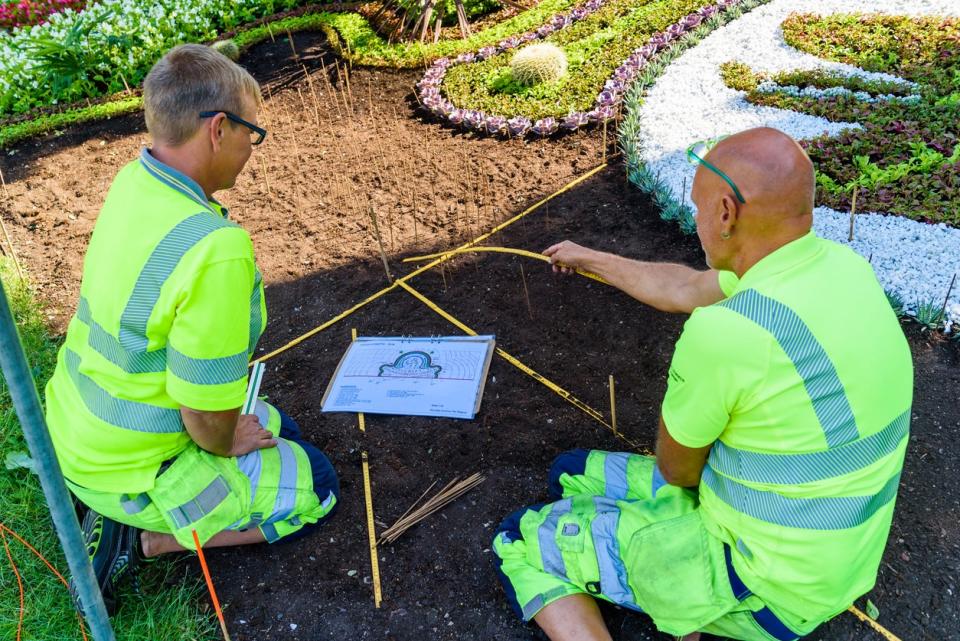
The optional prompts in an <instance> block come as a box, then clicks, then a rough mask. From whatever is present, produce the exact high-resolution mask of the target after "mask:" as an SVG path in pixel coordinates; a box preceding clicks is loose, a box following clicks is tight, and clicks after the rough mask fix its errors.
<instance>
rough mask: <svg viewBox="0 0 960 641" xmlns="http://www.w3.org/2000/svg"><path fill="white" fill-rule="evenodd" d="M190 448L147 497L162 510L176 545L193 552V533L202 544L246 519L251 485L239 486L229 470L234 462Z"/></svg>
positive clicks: (243, 483)
mask: <svg viewBox="0 0 960 641" xmlns="http://www.w3.org/2000/svg"><path fill="white" fill-rule="evenodd" d="M222 461H223V464H221V461H220V457H216V456H214V455H212V454H208V453H206V452H203V451H201V450H200V449H199V448H198V447H195V446H192V447H189V448H187V449H186V450H185V451H184V452H183V453H181V454H180V455H179V456H177V458H176V460H175V461H174V462H173V464H172V465H171V466H170V467H169V468H168V469H167V470H166V471H165V472H163V473H162V474H161V475H160V476H159V477H157V481H156V484H155V485H154V487H153V489H152V490H150V491H149V492H147V495H148V496H149V497H150V499H151V500H152V501H153V503H154V504H155V505H156V506H157V509H159V510H160V514H161V515H162V516H163V520H164V521H165V522H166V523H167V525H168V526H169V527H170V531H171V533H172V534H173V536H174V537H175V538H176V539H177V542H178V543H179V544H180V545H182V546H184V547H185V548H187V549H193V548H194V547H195V543H194V541H193V530H196V531H197V536H198V537H199V539H200V544H201V545H203V544H205V543H206V542H207V541H208V540H209V539H210V538H211V537H212V536H213V535H215V534H217V533H219V532H222V531H223V530H225V529H227V528H228V527H229V526H230V525H231V524H233V523H235V522H236V521H238V520H240V519H242V518H243V517H245V516H246V512H247V510H248V507H249V505H248V504H249V501H250V499H249V494H250V489H249V485H248V483H246V482H245V481H244V482H237V481H238V479H237V478H235V476H236V475H234V474H231V470H229V469H227V466H228V464H230V465H232V461H231V460H230V459H227V458H223V459H222Z"/></svg>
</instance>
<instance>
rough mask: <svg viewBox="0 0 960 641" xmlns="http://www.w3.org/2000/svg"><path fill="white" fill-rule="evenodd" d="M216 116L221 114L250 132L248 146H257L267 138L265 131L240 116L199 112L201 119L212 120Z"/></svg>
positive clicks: (215, 112) (227, 112) (221, 112)
mask: <svg viewBox="0 0 960 641" xmlns="http://www.w3.org/2000/svg"><path fill="white" fill-rule="evenodd" d="M217 114H223V115H224V116H226V117H227V120H231V121H233V122H235V123H237V124H238V125H243V126H244V127H246V128H247V129H249V130H250V144H251V145H259V144H260V143H262V142H263V139H264V138H266V137H267V130H266V129H263V128H262V127H258V126H256V125H255V124H253V123H252V122H247V121H246V120H244V119H243V118H241V117H240V116H237V115H235V114H232V113H230V112H229V111H201V112H200V117H201V118H213V117H214V116H216V115H217Z"/></svg>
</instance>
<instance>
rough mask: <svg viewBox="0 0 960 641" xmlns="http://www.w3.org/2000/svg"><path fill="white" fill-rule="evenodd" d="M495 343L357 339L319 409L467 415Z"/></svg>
mask: <svg viewBox="0 0 960 641" xmlns="http://www.w3.org/2000/svg"><path fill="white" fill-rule="evenodd" d="M493 343H494V340H493V337H492V336H480V337H465V336H452V337H445V338H442V337H441V338H374V337H362V338H358V339H357V340H355V341H354V342H353V343H352V344H351V345H350V347H349V349H348V350H347V353H346V354H344V356H343V359H342V360H341V361H340V365H339V366H338V367H337V371H336V372H335V374H334V377H333V379H332V380H331V382H330V385H329V386H328V388H327V392H326V394H325V395H324V399H323V411H324V412H364V413H374V414H376V413H380V414H404V415H411V416H446V417H453V418H471V417H473V416H474V415H475V414H476V412H477V410H478V409H479V405H480V398H481V396H482V394H483V385H484V381H485V379H486V372H487V368H488V367H489V364H490V358H491V356H492V353H493Z"/></svg>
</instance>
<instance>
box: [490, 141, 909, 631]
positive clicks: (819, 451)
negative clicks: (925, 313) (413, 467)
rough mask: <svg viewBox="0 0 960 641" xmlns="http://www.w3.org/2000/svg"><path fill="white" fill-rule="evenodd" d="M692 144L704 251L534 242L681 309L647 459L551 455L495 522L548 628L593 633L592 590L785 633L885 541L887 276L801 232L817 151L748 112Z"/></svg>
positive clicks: (844, 591) (904, 360) (507, 564)
mask: <svg viewBox="0 0 960 641" xmlns="http://www.w3.org/2000/svg"><path fill="white" fill-rule="evenodd" d="M690 158H691V161H692V162H695V163H697V164H698V165H699V166H698V168H697V172H696V176H695V178H694V181H693V186H692V193H691V196H692V198H693V201H694V203H695V204H696V207H697V216H696V222H697V234H698V236H699V238H700V242H701V244H702V246H703V250H704V253H705V254H706V262H707V265H708V266H709V269H707V270H705V271H698V270H695V269H692V268H690V267H686V266H683V265H669V264H657V263H642V262H638V261H635V260H631V259H628V258H624V257H620V256H615V255H612V254H607V253H602V252H598V251H594V250H590V249H586V248H584V247H580V246H578V245H576V244H574V243H572V242H570V241H564V242H562V243H559V244H557V245H554V246H552V247H550V248H549V249H547V250H546V251H545V252H544V253H545V254H547V255H548V256H549V257H550V259H551V261H552V262H553V265H554V270H555V271H559V272H565V273H569V272H571V271H572V270H573V269H575V268H580V269H584V270H589V271H591V272H595V273H597V274H599V275H601V276H602V277H603V278H604V279H606V280H607V281H608V282H610V283H612V284H613V285H614V286H616V287H618V288H620V289H621V290H623V291H624V292H626V293H627V294H629V295H630V296H632V297H634V298H636V299H637V300H639V301H641V302H643V303H646V304H648V305H651V306H653V307H656V308H657V309H661V310H664V311H670V312H678V313H686V314H690V318H689V319H688V320H687V322H686V324H685V325H684V329H683V333H682V335H681V336H680V339H679V341H678V342H677V346H676V350H675V353H674V357H673V361H672V363H671V366H670V371H669V376H668V387H667V393H666V396H665V398H664V401H663V405H662V409H661V417H660V421H659V431H658V437H657V451H656V457H655V458H654V457H648V456H640V455H636V454H628V453H614V452H602V451H596V450H594V451H587V450H575V451H572V452H567V453H565V454H562V455H560V456H559V457H558V458H557V460H556V461H555V462H554V464H553V466H552V468H551V470H550V472H549V475H548V493H549V496H550V500H551V501H552V502H551V503H547V504H543V503H541V504H539V505H534V506H532V507H528V508H525V509H522V510H520V511H518V512H515V513H514V514H512V515H511V516H509V517H507V519H506V520H504V522H503V523H502V524H501V525H500V527H499V528H498V531H497V534H496V536H495V539H494V550H495V552H496V561H497V570H498V572H499V574H500V577H501V580H502V582H503V585H504V590H505V592H506V594H507V598H508V601H509V602H510V604H511V606H512V607H513V609H514V610H515V612H516V613H517V614H518V615H519V616H521V617H523V619H524V620H526V621H530V620H534V621H536V623H537V624H539V625H540V627H541V628H543V630H544V631H545V632H546V633H547V635H548V636H549V637H550V638H551V639H552V640H553V641H574V640H576V641H606V640H609V639H611V637H610V634H609V632H608V631H607V629H606V627H605V625H604V622H603V619H602V618H601V616H600V611H599V609H598V607H597V604H596V601H595V598H598V599H603V600H605V601H609V602H612V603H615V604H617V605H619V606H622V607H625V608H628V609H631V610H635V611H637V612H644V613H646V614H647V615H649V616H650V617H651V618H652V619H653V621H654V623H655V624H656V626H657V627H658V628H659V629H660V630H662V631H664V632H667V633H670V634H673V635H677V636H683V635H686V638H687V639H691V640H693V639H697V638H699V636H700V633H701V632H704V633H709V634H712V635H716V636H719V637H726V638H732V639H741V640H744V641H754V640H756V641H770V640H771V639H776V640H779V641H792V640H793V639H797V638H799V637H802V636H804V635H806V634H808V633H810V632H811V631H812V630H813V629H814V628H816V627H817V626H818V625H819V624H820V623H822V622H823V621H826V620H827V619H829V618H831V617H833V616H835V615H836V614H838V613H840V612H842V611H844V610H845V609H846V608H847V607H848V606H849V605H850V604H851V603H852V602H853V600H854V599H855V598H857V597H858V596H860V595H862V594H864V593H865V592H867V591H869V590H870V589H871V588H872V587H873V584H874V581H875V579H876V573H877V568H878V567H879V564H880V559H881V556H882V554H883V549H884V546H885V544H886V540H887V535H888V532H889V528H890V522H891V519H892V515H893V506H894V500H895V498H896V493H897V487H898V483H899V477H900V470H901V468H902V466H903V458H904V453H905V450H906V444H907V441H908V437H909V433H908V432H909V423H910V405H911V402H912V396H913V368H912V363H911V358H910V351H909V348H908V346H907V343H906V340H905V339H904V336H903V334H902V332H901V330H900V326H899V323H898V322H897V319H896V317H895V315H894V314H893V312H892V310H891V309H890V306H889V304H888V303H887V300H886V296H885V295H884V292H883V289H882V288H881V287H880V285H879V283H878V282H877V280H876V278H875V276H874V274H873V271H872V269H871V268H870V265H869V264H868V263H867V261H865V260H863V259H862V258H861V257H859V256H858V255H856V254H855V253H854V252H852V251H850V250H849V249H847V248H845V247H843V246H841V245H838V244H836V243H833V242H830V241H826V240H823V239H820V238H817V236H816V235H815V234H814V233H813V232H812V231H811V223H812V219H813V203H814V173H813V166H812V165H811V163H810V159H809V158H808V157H807V155H806V154H805V153H804V151H803V150H802V149H801V147H800V146H799V145H798V144H797V143H796V142H795V141H794V140H793V139H791V138H790V137H789V136H787V135H785V134H783V133H782V132H779V131H777V130H774V129H768V128H761V129H752V130H749V131H744V132H742V133H739V134H736V135H734V136H730V137H728V138H726V139H723V140H722V141H720V142H719V143H717V144H715V145H709V144H701V145H698V146H694V147H693V148H691V151H690ZM852 319H856V325H857V327H869V328H870V330H869V332H865V331H851V330H852V329H853V326H852V325H851V321H852Z"/></svg>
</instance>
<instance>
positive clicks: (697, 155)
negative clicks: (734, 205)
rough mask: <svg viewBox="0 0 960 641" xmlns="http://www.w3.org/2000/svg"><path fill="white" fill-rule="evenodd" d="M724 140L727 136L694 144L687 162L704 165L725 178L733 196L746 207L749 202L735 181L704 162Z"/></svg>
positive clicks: (689, 149) (712, 165) (691, 146)
mask: <svg viewBox="0 0 960 641" xmlns="http://www.w3.org/2000/svg"><path fill="white" fill-rule="evenodd" d="M724 138H726V136H719V137H718V138H711V139H709V140H701V141H699V142H695V143H693V144H692V145H690V146H689V147H687V162H689V163H690V164H691V165H703V166H704V167H706V168H707V169H709V170H710V171H712V172H713V173H715V174H716V175H718V176H720V177H721V178H723V180H724V182H726V183H727V184H728V185H730V189H732V190H733V195H734V196H736V197H737V200H739V201H740V202H741V203H742V204H744V205H746V204H747V201H746V200H744V199H743V194H741V193H740V190H739V189H737V186H736V185H735V184H734V182H733V180H731V179H730V176H728V175H726V174H725V173H723V172H722V171H720V170H719V169H717V167H716V165H714V164H712V163H710V162H707V161H706V160H704V158H706V156H707V154H708V153H710V150H711V149H713V148H714V147H716V146H717V143H718V142H720V141H721V140H723V139H724Z"/></svg>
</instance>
